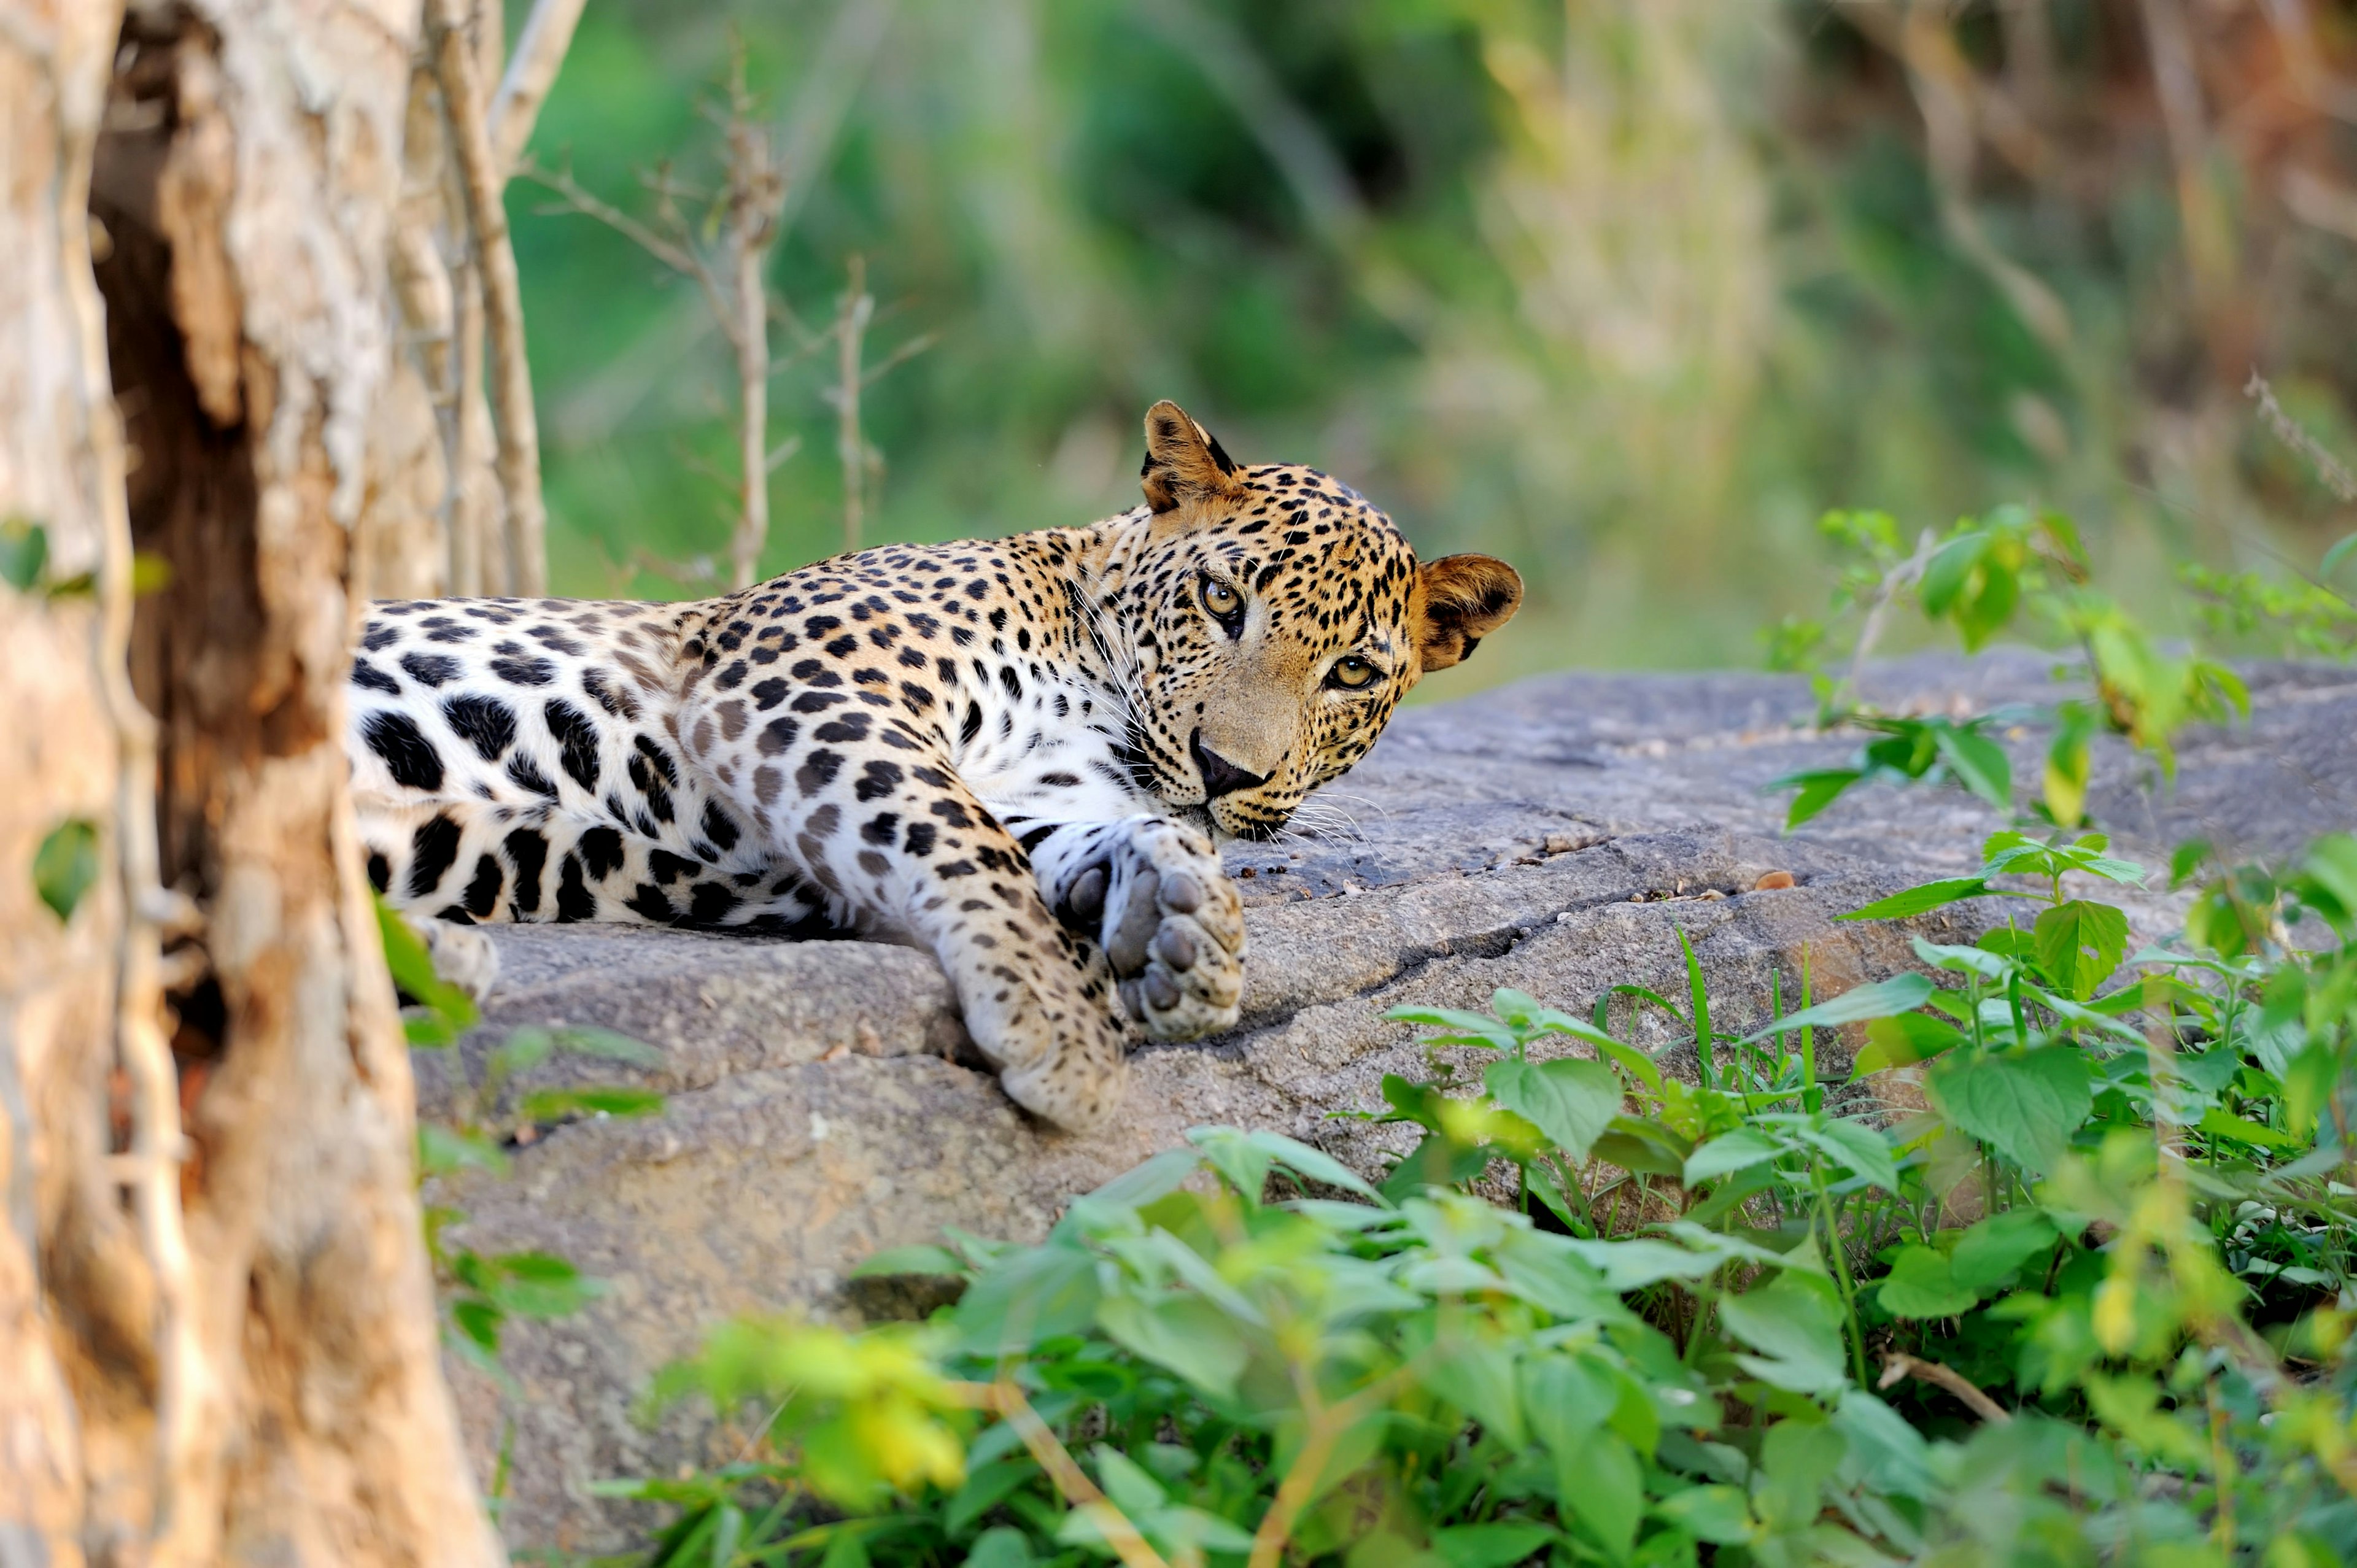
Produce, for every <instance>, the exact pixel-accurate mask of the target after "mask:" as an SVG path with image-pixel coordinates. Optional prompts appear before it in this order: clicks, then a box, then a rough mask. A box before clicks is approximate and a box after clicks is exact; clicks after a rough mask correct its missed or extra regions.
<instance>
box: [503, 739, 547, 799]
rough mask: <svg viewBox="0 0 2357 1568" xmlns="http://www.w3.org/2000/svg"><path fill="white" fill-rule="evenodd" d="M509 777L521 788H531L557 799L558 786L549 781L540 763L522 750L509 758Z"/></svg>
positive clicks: (539, 793)
mask: <svg viewBox="0 0 2357 1568" xmlns="http://www.w3.org/2000/svg"><path fill="white" fill-rule="evenodd" d="M508 777H509V779H512V780H513V781H514V783H515V786H516V788H518V789H529V790H531V791H532V792H533V794H535V795H544V796H546V797H547V798H548V799H550V800H555V799H556V786H555V785H554V784H552V783H550V782H549V781H548V775H547V774H545V773H543V772H542V771H541V770H540V765H539V764H537V763H535V762H534V761H533V759H532V758H531V757H526V756H525V755H524V754H523V753H522V752H521V751H519V752H517V753H516V754H515V755H514V756H513V757H510V758H508Z"/></svg>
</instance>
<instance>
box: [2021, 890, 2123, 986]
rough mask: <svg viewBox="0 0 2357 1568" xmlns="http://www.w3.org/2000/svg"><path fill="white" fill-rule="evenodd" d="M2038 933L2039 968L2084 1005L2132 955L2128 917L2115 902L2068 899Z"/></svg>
mask: <svg viewBox="0 0 2357 1568" xmlns="http://www.w3.org/2000/svg"><path fill="white" fill-rule="evenodd" d="M2032 934H2033V936H2034V937H2035V939H2036V940H2037V943H2038V964H2039V967H2040V968H2041V969H2043V970H2044V971H2045V972H2047V974H2048V976H2049V977H2050V978H2051V979H2052V980H2053V982H2054V983H2055V984H2057V985H2059V986H2061V988H2062V989H2063V990H2064V991H2067V992H2069V993H2071V994H2072V996H2074V997H2076V998H2078V999H2079V1000H2080V1001H2085V1000H2086V999H2087V998H2088V997H2090V996H2092V995H2093V994H2094V993H2095V987H2096V986H2098V985H2100V984H2102V983H2104V981H2105V980H2106V979H2108V978H2109V977H2110V975H2111V972H2112V971H2114V970H2115V969H2117V968H2119V966H2120V960H2122V959H2123V958H2126V956H2127V950H2128V918H2127V916H2126V915H2125V914H2123V913H2122V912H2121V911H2120V910H2118V909H2116V908H2114V907H2113V906H2111V905H2109V904H2093V903H2090V902H2088V901H2087V900H2085V899H2083V898H2072V899H2069V900H2066V901H2065V902H2063V903H2061V904H2057V905H2056V906H2054V908H2050V909H2049V910H2047V911H2046V912H2045V913H2043V914H2041V915H2040V916H2039V917H2038V924H2037V926H2036V927H2035V928H2033V931H2032Z"/></svg>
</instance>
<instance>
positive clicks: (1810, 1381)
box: [1718, 1271, 1846, 1394]
mask: <svg viewBox="0 0 2357 1568" xmlns="http://www.w3.org/2000/svg"><path fill="white" fill-rule="evenodd" d="M1718 1315H1719V1321H1720V1322H1722V1323H1724V1324H1725V1325H1726V1326H1727V1332H1728V1333H1730V1334H1732V1335H1734V1336H1735V1337H1737V1338H1738V1339H1739V1340H1741V1341H1742V1342H1743V1343H1745V1344H1746V1345H1749V1346H1750V1347H1751V1348H1753V1349H1754V1350H1757V1351H1759V1352H1760V1354H1758V1355H1756V1356H1747V1355H1738V1356H1737V1357H1736V1358H1735V1359H1736V1364H1737V1365H1738V1366H1740V1367H1742V1368H1743V1369H1744V1370H1746V1371H1748V1372H1749V1373H1750V1374H1751V1375H1752V1376H1753V1377H1755V1378H1758V1379H1759V1380H1760V1381H1762V1382H1764V1383H1769V1384H1772V1385H1773V1386H1775V1387H1777V1388H1780V1389H1786V1390H1789V1391H1792V1392H1793V1393H1804V1394H1815V1393H1829V1392H1831V1391H1833V1390H1835V1389H1837V1388H1839V1387H1841V1386H1842V1383H1843V1382H1844V1380H1845V1379H1846V1367H1845V1365H1844V1359H1843V1351H1842V1308H1841V1304H1840V1303H1839V1301H1837V1300H1836V1299H1835V1297H1834V1295H1833V1291H1832V1287H1831V1286H1830V1285H1829V1284H1826V1283H1824V1282H1822V1281H1818V1280H1813V1279H1811V1278H1809V1277H1807V1276H1804V1275H1801V1274H1797V1273H1792V1272H1790V1271H1786V1272H1784V1273H1779V1274H1778V1275H1777V1276H1776V1277H1775V1279H1774V1280H1772V1281H1770V1283H1768V1284H1767V1285H1765V1286H1764V1287H1762V1288H1760V1289H1758V1290H1752V1291H1747V1292H1745V1293H1744V1294H1741V1295H1730V1296H1727V1297H1724V1298H1722V1299H1721V1300H1720V1302H1719V1304H1718Z"/></svg>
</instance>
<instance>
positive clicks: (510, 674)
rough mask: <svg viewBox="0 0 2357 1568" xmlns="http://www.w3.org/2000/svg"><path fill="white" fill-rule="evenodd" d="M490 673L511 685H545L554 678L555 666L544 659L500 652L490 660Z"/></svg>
mask: <svg viewBox="0 0 2357 1568" xmlns="http://www.w3.org/2000/svg"><path fill="white" fill-rule="evenodd" d="M491 673H492V674H494V675H496V676H498V677H499V678H500V680H502V681H505V682H507V683H508V684H509V685H511V686H545V685H547V684H548V683H549V682H551V681H554V680H555V679H556V666H555V665H554V664H552V663H550V662H549V661H548V660H545V659H533V658H518V657H516V656H514V655H511V654H502V655H501V656H500V657H499V658H497V659H494V660H491Z"/></svg>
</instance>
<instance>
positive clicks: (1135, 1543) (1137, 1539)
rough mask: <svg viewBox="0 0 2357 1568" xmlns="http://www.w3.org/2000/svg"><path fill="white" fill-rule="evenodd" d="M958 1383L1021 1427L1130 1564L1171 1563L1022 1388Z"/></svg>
mask: <svg viewBox="0 0 2357 1568" xmlns="http://www.w3.org/2000/svg"><path fill="white" fill-rule="evenodd" d="M954 1387H955V1389H956V1391H957V1392H958V1393H959V1394H960V1395H961V1396H963V1399H964V1400H965V1402H966V1403H967V1404H968V1405H969V1406H970V1407H971V1408H973V1409H974V1410H981V1411H988V1412H990V1413H991V1414H993V1415H996V1416H997V1417H999V1418H1000V1419H1001V1420H1003V1421H1005V1422H1006V1424H1007V1425H1009V1426H1011V1427H1013V1428H1014V1429H1015V1434H1016V1435H1017V1436H1018V1437H1020V1438H1022V1439H1023V1446H1024V1447H1026V1448H1028V1449H1029V1450H1030V1451H1031V1457H1032V1458H1034V1459H1036V1460H1038V1461H1039V1468H1040V1469H1042V1470H1045V1471H1046V1472H1047V1473H1048V1479H1049V1480H1050V1481H1052V1482H1054V1483H1055V1487H1056V1490H1057V1491H1058V1492H1060V1493H1061V1494H1062V1495H1063V1498H1064V1500H1065V1501H1066V1502H1067V1503H1070V1504H1071V1506H1072V1509H1073V1510H1074V1511H1075V1512H1079V1513H1084V1514H1087V1515H1089V1516H1090V1517H1091V1518H1092V1519H1093V1520H1095V1521H1096V1526H1097V1528H1098V1529H1099V1530H1102V1531H1103V1532H1104V1538H1105V1544H1106V1545H1107V1546H1109V1547H1111V1548H1113V1551H1114V1555H1115V1556H1117V1557H1119V1558H1120V1559H1121V1560H1122V1562H1123V1563H1126V1564H1127V1565H1128V1568H1170V1564H1169V1563H1168V1561H1166V1560H1165V1559H1164V1557H1163V1555H1162V1554H1161V1553H1160V1552H1157V1551H1155V1550H1154V1548H1153V1547H1152V1546H1151V1545H1149V1544H1147V1542H1146V1538H1145V1537H1144V1536H1142V1535H1140V1534H1138V1533H1137V1527H1136V1526H1135V1525H1134V1524H1132V1523H1131V1522H1130V1521H1129V1516H1127V1515H1126V1514H1125V1513H1123V1512H1122V1511H1121V1509H1117V1508H1115V1507H1114V1505H1113V1502H1112V1500H1111V1499H1110V1498H1107V1497H1106V1496H1105V1495H1104V1493H1103V1492H1101V1491H1099V1490H1098V1489H1097V1484H1096V1483H1095V1482H1094V1481H1092V1480H1090V1479H1089V1477H1088V1472H1086V1471H1084V1470H1082V1468H1081V1466H1080V1463H1079V1461H1077V1460H1075V1459H1074V1458H1073V1457H1072V1455H1071V1450H1069V1449H1067V1448H1066V1447H1065V1446H1064V1445H1063V1444H1062V1443H1060V1442H1059V1441H1058V1440H1057V1437H1056V1434H1054V1433H1053V1432H1051V1431H1049V1428H1048V1423H1046V1422H1044V1421H1042V1420H1040V1419H1039V1412H1038V1411H1036V1410H1033V1409H1032V1408H1031V1402H1030V1401H1028V1400H1027V1399H1025V1398H1024V1397H1023V1391H1022V1390H1021V1389H1019V1388H1017V1387H1016V1386H1015V1384H1014V1383H1012V1382H1010V1381H1008V1380H1006V1379H1004V1378H1002V1379H1000V1380H998V1381H996V1382H995V1383H961V1384H957V1385H954Z"/></svg>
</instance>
